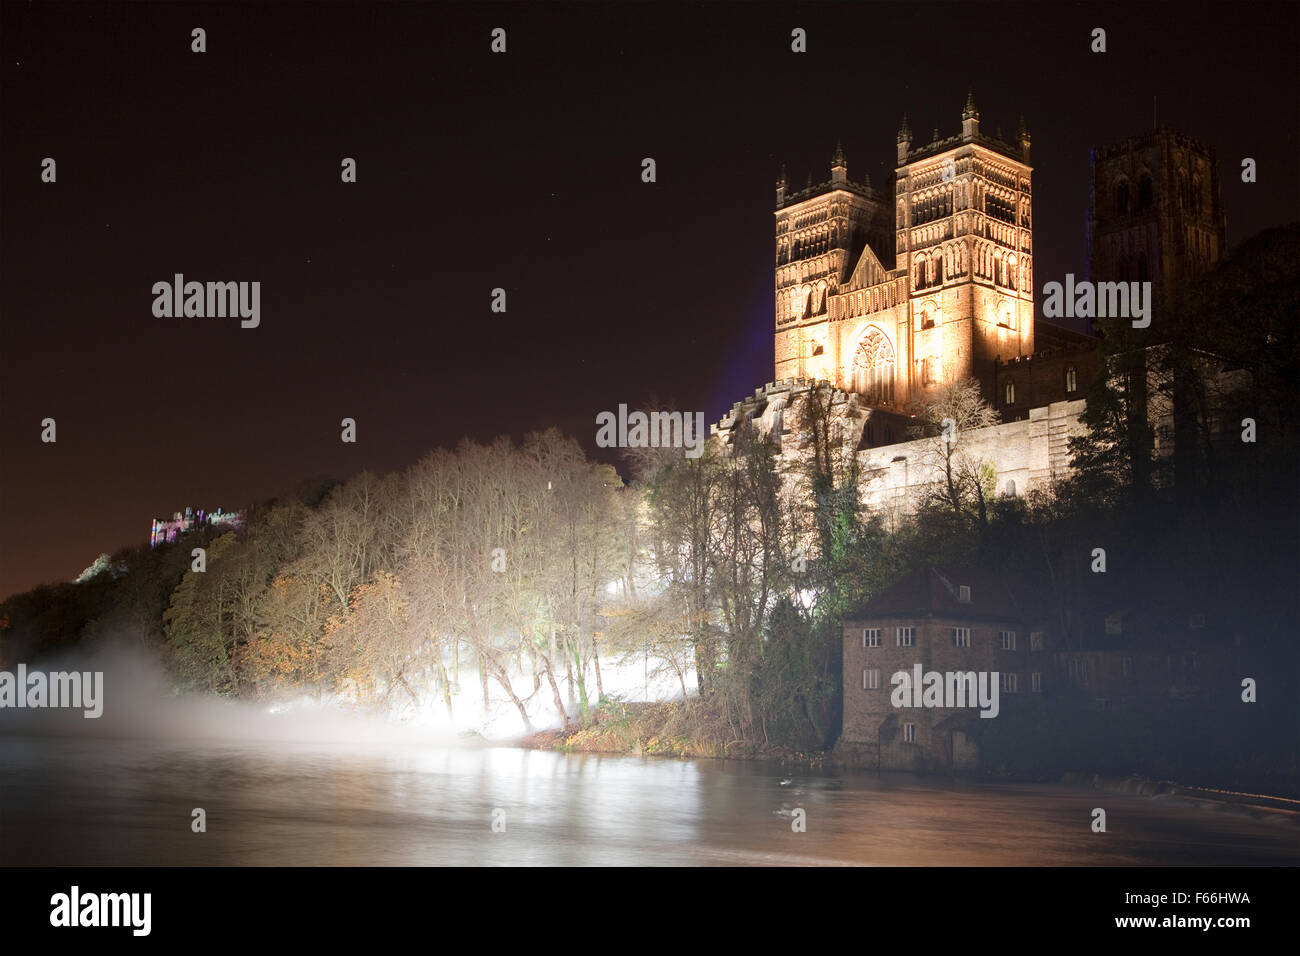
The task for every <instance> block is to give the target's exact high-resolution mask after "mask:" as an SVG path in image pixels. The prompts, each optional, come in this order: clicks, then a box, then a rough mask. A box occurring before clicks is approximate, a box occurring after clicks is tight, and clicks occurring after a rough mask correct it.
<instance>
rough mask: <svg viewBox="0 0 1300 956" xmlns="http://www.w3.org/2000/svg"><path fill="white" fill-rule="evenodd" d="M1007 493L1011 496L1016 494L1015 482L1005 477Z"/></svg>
mask: <svg viewBox="0 0 1300 956" xmlns="http://www.w3.org/2000/svg"><path fill="white" fill-rule="evenodd" d="M1007 495H1009V496H1010V497H1012V498H1014V497H1015V496H1016V483H1015V481H1014V480H1013V479H1007Z"/></svg>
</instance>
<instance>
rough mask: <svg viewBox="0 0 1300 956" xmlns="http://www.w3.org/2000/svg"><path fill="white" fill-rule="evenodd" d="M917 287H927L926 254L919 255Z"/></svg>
mask: <svg viewBox="0 0 1300 956" xmlns="http://www.w3.org/2000/svg"><path fill="white" fill-rule="evenodd" d="M916 287H917V288H918V289H924V288H925V256H918V257H917V259H916Z"/></svg>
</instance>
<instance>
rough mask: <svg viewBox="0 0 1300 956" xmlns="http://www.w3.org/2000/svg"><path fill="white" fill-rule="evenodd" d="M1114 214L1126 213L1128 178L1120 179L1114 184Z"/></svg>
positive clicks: (1121, 214) (1122, 214)
mask: <svg viewBox="0 0 1300 956" xmlns="http://www.w3.org/2000/svg"><path fill="white" fill-rule="evenodd" d="M1115 215H1117V216H1126V215H1128V180H1127V179H1121V180H1120V181H1119V182H1117V183H1116V184H1115Z"/></svg>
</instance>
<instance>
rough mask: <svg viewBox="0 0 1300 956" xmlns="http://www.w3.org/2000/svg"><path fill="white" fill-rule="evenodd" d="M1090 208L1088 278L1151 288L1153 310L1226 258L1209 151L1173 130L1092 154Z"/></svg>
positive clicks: (1220, 207)
mask: <svg viewBox="0 0 1300 956" xmlns="http://www.w3.org/2000/svg"><path fill="white" fill-rule="evenodd" d="M1091 207H1092V208H1091V216H1090V218H1089V223H1088V226H1089V245H1090V247H1091V270H1090V271H1091V275H1090V278H1091V279H1092V280H1093V281H1096V282H1146V281H1150V282H1151V283H1152V292H1153V293H1154V294H1155V301H1156V304H1157V307H1158V306H1159V303H1160V302H1161V301H1162V299H1163V294H1164V290H1165V287H1166V286H1167V284H1168V283H1170V282H1178V281H1182V280H1186V279H1191V278H1193V277H1195V276H1197V275H1199V274H1200V273H1202V272H1204V271H1206V270H1207V269H1209V268H1210V267H1211V266H1213V265H1214V264H1215V263H1217V262H1218V261H1219V260H1220V259H1222V258H1223V256H1224V254H1225V252H1226V251H1227V250H1226V247H1227V232H1228V226H1227V220H1226V219H1225V217H1224V214H1223V196H1222V193H1221V192H1220V189H1219V174H1218V165H1217V163H1216V162H1215V156H1214V151H1213V150H1212V149H1210V148H1209V147H1208V146H1203V145H1202V144H1200V143H1198V142H1196V141H1195V140H1192V139H1189V138H1188V137H1186V136H1183V135H1181V134H1179V133H1177V132H1175V131H1173V130H1171V129H1157V130H1153V131H1152V132H1150V133H1147V134H1146V135H1145V136H1135V137H1132V138H1130V139H1126V140H1122V141H1121V142H1118V143H1112V144H1110V145H1108V146H1099V147H1096V148H1095V149H1093V151H1092V202H1091Z"/></svg>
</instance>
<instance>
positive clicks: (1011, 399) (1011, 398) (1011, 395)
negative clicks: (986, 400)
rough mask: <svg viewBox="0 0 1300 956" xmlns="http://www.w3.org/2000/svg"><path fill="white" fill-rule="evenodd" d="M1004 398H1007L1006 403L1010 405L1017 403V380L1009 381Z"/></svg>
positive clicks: (1004, 391)
mask: <svg viewBox="0 0 1300 956" xmlns="http://www.w3.org/2000/svg"><path fill="white" fill-rule="evenodd" d="M1003 398H1004V399H1005V400H1006V404H1008V405H1014V404H1015V403H1016V383H1015V382H1007V384H1006V388H1005V389H1004V390H1003Z"/></svg>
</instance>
